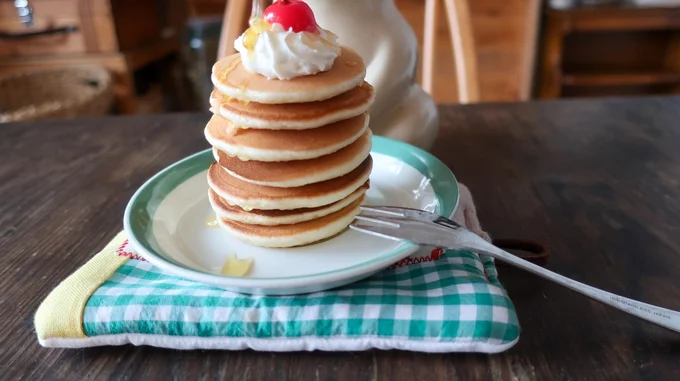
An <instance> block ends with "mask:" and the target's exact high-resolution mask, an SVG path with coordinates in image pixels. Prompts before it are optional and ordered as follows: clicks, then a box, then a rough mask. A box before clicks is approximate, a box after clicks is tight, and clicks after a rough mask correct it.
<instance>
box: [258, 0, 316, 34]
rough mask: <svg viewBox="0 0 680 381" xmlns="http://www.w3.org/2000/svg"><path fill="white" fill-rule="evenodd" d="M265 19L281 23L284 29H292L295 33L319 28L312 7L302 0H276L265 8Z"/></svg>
mask: <svg viewBox="0 0 680 381" xmlns="http://www.w3.org/2000/svg"><path fill="white" fill-rule="evenodd" d="M264 20H265V21H266V22H268V23H270V24H274V23H277V24H281V26H282V27H283V29H285V30H291V29H292V30H293V32H295V33H298V32H312V33H315V32H316V31H317V28H318V26H317V24H316V19H315V18H314V12H312V8H310V7H309V5H307V3H305V2H304V1H302V0H276V1H275V2H274V3H273V4H272V5H270V6H268V7H267V9H265V10H264Z"/></svg>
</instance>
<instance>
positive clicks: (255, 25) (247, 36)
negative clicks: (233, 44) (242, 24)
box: [243, 18, 272, 52]
mask: <svg viewBox="0 0 680 381" xmlns="http://www.w3.org/2000/svg"><path fill="white" fill-rule="evenodd" d="M271 27H272V26H271V24H269V23H268V22H266V21H264V18H256V19H254V20H251V22H250V28H248V29H247V30H246V31H245V32H244V34H243V46H244V47H245V48H246V49H248V51H249V52H252V51H253V49H255V43H256V42H257V36H259V35H260V33H262V32H264V31H265V30H270V29H271Z"/></svg>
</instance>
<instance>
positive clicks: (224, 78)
mask: <svg viewBox="0 0 680 381" xmlns="http://www.w3.org/2000/svg"><path fill="white" fill-rule="evenodd" d="M365 76H366V65H364V61H363V59H362V58H361V56H360V55H359V54H358V53H357V52H355V51H354V50H352V49H349V48H346V47H343V48H342V49H341V53H340V55H339V56H338V57H337V58H336V59H335V62H334V63H333V67H331V69H330V70H328V71H325V72H321V73H318V74H314V75H305V76H300V77H295V78H293V79H289V80H278V79H267V77H265V76H263V75H260V74H257V73H251V72H249V71H248V70H246V68H245V67H244V66H243V64H242V63H241V55H240V54H239V53H237V54H232V55H230V56H227V57H224V58H222V59H220V60H219V61H217V62H216V63H215V65H213V68H212V76H211V79H212V83H213V85H215V87H216V88H217V89H218V90H219V91H220V92H221V93H222V94H224V95H226V96H229V97H231V98H236V99H239V100H242V101H247V102H258V103H267V104H272V103H273V104H276V103H304V102H314V101H322V100H325V99H329V98H332V97H335V96H337V95H340V94H342V93H344V92H346V91H349V90H351V89H352V88H354V87H357V86H359V85H361V84H362V83H363V81H364V77H365Z"/></svg>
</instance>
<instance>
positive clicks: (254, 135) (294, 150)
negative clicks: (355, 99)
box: [204, 113, 369, 161]
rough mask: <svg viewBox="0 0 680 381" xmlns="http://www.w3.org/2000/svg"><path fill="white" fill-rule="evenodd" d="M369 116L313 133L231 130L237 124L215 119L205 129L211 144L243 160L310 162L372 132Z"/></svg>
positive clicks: (330, 125)
mask: <svg viewBox="0 0 680 381" xmlns="http://www.w3.org/2000/svg"><path fill="white" fill-rule="evenodd" d="M368 120H369V118H368V113H363V114H361V115H359V116H355V117H354V118H350V119H345V120H341V121H339V122H335V123H332V124H329V125H326V126H323V127H319V128H313V129H310V130H255V129H237V130H236V131H235V132H234V133H235V134H234V133H231V132H230V130H232V129H233V128H234V126H233V124H231V122H229V121H228V120H227V119H225V118H223V117H221V116H219V115H213V116H212V118H210V121H209V122H208V124H207V125H206V126H205V130H204V134H205V138H206V139H207V140H208V142H209V143H210V144H211V145H212V146H213V147H215V148H217V149H219V150H220V151H224V152H226V153H227V154H229V155H231V156H236V157H238V158H239V159H240V160H244V161H247V160H257V161H290V160H306V159H313V158H316V157H319V156H324V155H328V154H331V153H333V152H335V151H337V150H339V149H341V148H343V147H346V146H348V145H350V144H352V143H353V142H354V141H356V140H357V139H359V137H361V135H363V134H364V132H365V131H366V130H367V129H368Z"/></svg>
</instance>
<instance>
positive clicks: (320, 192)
mask: <svg viewBox="0 0 680 381" xmlns="http://www.w3.org/2000/svg"><path fill="white" fill-rule="evenodd" d="M372 167H373V159H372V158H371V156H370V155H369V156H368V157H367V158H366V160H364V161H363V163H361V165H359V166H358V167H357V168H356V169H354V170H353V171H352V172H350V173H348V174H346V175H344V176H340V177H336V178H334V179H330V180H326V181H322V182H320V183H314V184H307V185H304V186H301V187H295V188H277V187H268V186H263V185H256V184H251V183H248V182H245V181H243V180H240V179H238V178H236V177H234V176H232V175H230V174H229V173H228V172H227V171H225V170H224V169H223V168H222V167H221V166H220V165H219V164H217V162H213V164H212V165H211V166H210V168H209V169H208V185H209V186H210V188H212V190H213V191H215V193H217V194H218V195H219V196H220V197H222V198H223V199H224V201H226V202H227V203H229V204H231V205H237V206H239V207H241V208H242V209H244V210H246V211H250V210H253V209H265V210H271V209H280V210H289V209H299V208H315V207H318V206H323V205H328V204H332V203H334V202H337V201H340V200H342V199H343V198H345V197H347V196H349V195H350V194H351V193H353V192H354V191H355V190H357V189H358V188H359V187H361V186H362V185H363V184H364V183H365V182H366V181H367V180H368V178H369V176H370V174H371V169H372Z"/></svg>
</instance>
